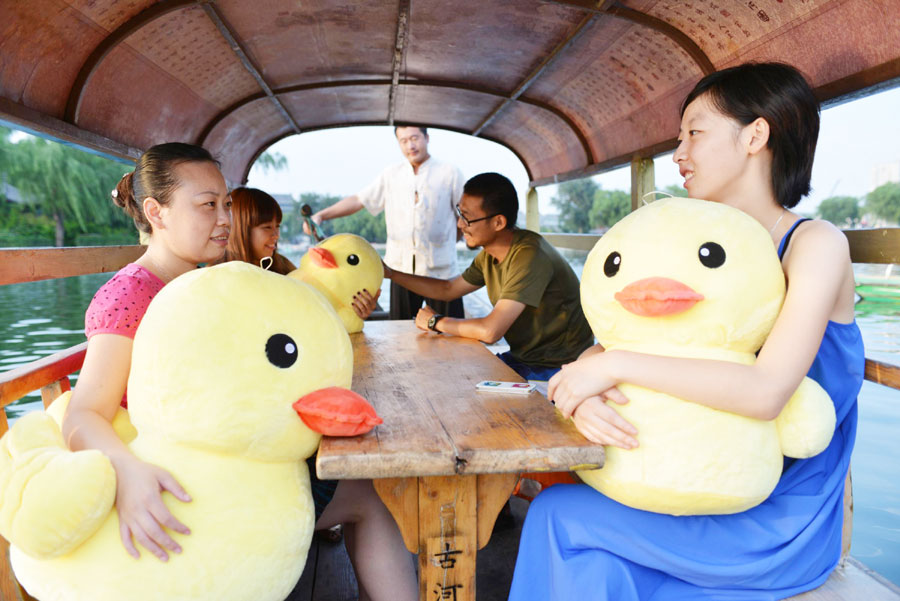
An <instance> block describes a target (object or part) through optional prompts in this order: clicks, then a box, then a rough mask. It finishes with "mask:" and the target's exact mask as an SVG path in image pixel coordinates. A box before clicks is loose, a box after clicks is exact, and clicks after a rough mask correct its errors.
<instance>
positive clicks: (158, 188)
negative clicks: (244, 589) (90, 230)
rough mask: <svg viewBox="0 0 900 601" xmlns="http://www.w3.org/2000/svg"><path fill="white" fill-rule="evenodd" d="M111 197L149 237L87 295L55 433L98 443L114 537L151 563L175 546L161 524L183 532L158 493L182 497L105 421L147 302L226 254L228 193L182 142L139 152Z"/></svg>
mask: <svg viewBox="0 0 900 601" xmlns="http://www.w3.org/2000/svg"><path fill="white" fill-rule="evenodd" d="M113 200H114V202H115V203H116V204H117V205H118V206H120V207H122V209H123V210H124V211H125V212H126V213H127V214H128V215H129V216H131V217H132V219H134V223H135V225H136V226H137V228H138V229H139V230H140V231H141V232H144V233H145V234H149V243H148V245H147V251H146V252H145V253H144V254H143V255H142V256H141V257H140V258H139V259H138V260H137V261H135V262H134V263H131V264H129V265H127V266H125V267H124V268H123V269H122V270H121V271H119V272H118V273H117V274H116V275H114V276H113V277H112V279H111V280H110V281H109V282H107V283H106V284H105V285H104V286H103V287H102V288H100V290H99V291H98V292H97V294H96V295H95V296H94V299H93V301H91V305H90V307H89V308H88V311H87V314H86V315H85V333H86V334H87V337H88V348H87V355H86V356H85V358H84V366H83V367H82V369H81V374H80V376H79V378H78V384H77V385H76V386H75V390H74V391H73V393H72V400H71V402H70V403H69V408H68V411H67V412H66V417H65V420H64V421H63V436H64V437H65V439H66V443H67V444H68V445H69V448H71V449H72V450H75V451H77V450H81V449H99V450H100V451H102V452H103V453H104V454H106V455H107V456H108V457H109V458H110V461H111V462H112V465H113V468H114V469H115V471H116V481H117V484H116V486H117V489H116V509H117V511H118V512H119V529H120V533H121V536H122V544H123V545H124V546H125V549H126V550H127V551H128V552H129V553H130V554H131V555H133V556H134V557H138V556H139V553H138V551H137V548H136V546H135V543H134V541H135V540H136V541H137V542H139V543H140V544H141V545H143V546H144V547H145V548H146V549H148V550H149V551H150V552H152V553H153V554H154V555H156V556H157V557H158V558H159V559H160V560H162V561H166V560H167V559H168V553H167V550H168V551H172V552H175V553H179V552H180V551H181V548H180V547H179V545H178V544H177V543H176V542H175V541H174V540H173V539H172V537H171V536H169V535H168V534H167V533H166V531H165V530H164V529H163V526H165V527H166V528H170V529H172V530H174V531H176V532H181V533H184V534H188V533H189V530H188V528H187V527H186V526H184V524H182V523H181V522H179V521H178V520H176V519H175V517H174V516H173V515H172V514H171V513H170V512H169V510H168V509H167V508H166V506H165V504H164V503H163V501H162V497H161V496H160V495H161V493H162V491H163V490H168V491H169V492H171V493H172V494H173V495H174V496H175V497H176V498H177V499H179V500H181V501H184V502H188V501H190V500H191V499H190V497H189V496H188V494H187V493H186V492H185V491H184V489H183V488H182V487H181V485H180V484H178V482H176V481H175V479H174V478H173V477H172V476H171V474H169V473H168V472H167V471H166V470H164V469H162V468H159V467H157V466H155V465H151V464H149V463H145V462H143V461H141V460H139V459H138V458H137V457H135V456H134V455H133V454H132V453H131V452H130V451H129V450H128V448H127V447H126V446H125V445H124V444H123V443H122V441H121V440H119V437H118V436H116V434H115V432H114V431H113V429H112V425H111V421H112V418H113V416H114V415H115V412H116V409H117V408H118V406H119V404H120V402H123V396H124V393H125V387H126V384H127V382H128V371H129V368H130V366H131V349H132V342H133V339H134V333H135V330H136V329H137V326H138V324H139V323H140V321H141V318H142V317H143V316H144V312H145V311H146V309H147V305H148V304H149V303H150V300H151V299H152V298H153V297H154V296H155V295H156V293H157V292H159V290H160V289H161V288H162V287H163V286H164V285H165V284H167V283H168V282H170V281H171V280H173V279H174V278H176V277H177V276H179V275H181V274H183V273H186V272H188V271H190V270H192V269H196V268H197V265H198V264H200V263H210V262H213V261H217V260H218V259H220V258H221V257H222V255H223V254H224V253H225V247H226V245H227V243H228V234H229V231H230V229H231V197H230V196H229V194H228V188H227V187H226V186H225V179H224V178H223V177H222V173H221V172H220V171H219V168H218V164H217V163H216V161H215V160H214V159H213V158H212V156H211V155H210V154H209V152H208V151H206V150H204V149H203V148H200V147H199V146H193V145H190V144H180V143H170V144H160V145H157V146H154V147H152V148H150V149H149V150H147V152H145V153H144V154H143V155H142V156H141V158H140V159H139V160H138V162H137V165H136V167H135V170H134V171H133V172H132V173H128V174H126V175H125V176H124V177H123V178H122V179H121V180H120V181H119V184H118V186H116V190H115V191H114V192H113Z"/></svg>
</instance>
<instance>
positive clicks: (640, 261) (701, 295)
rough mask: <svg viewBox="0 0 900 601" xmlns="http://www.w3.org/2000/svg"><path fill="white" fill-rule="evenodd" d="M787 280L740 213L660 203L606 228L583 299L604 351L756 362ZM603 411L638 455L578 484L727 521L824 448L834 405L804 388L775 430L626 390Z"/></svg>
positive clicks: (630, 501) (612, 458) (656, 507)
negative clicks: (631, 431)
mask: <svg viewBox="0 0 900 601" xmlns="http://www.w3.org/2000/svg"><path fill="white" fill-rule="evenodd" d="M784 294H785V281H784V274H783V272H782V270H781V265H780V263H779V260H778V257H777V255H776V253H775V250H774V246H773V244H772V239H771V237H770V236H769V234H768V232H766V230H765V229H764V228H763V227H762V226H761V225H760V224H759V223H758V222H756V221H755V220H754V219H752V218H751V217H749V216H747V215H746V214H744V213H742V212H741V211H739V210H737V209H734V208H731V207H728V206H725V205H721V204H717V203H712V202H707V201H702V200H694V199H674V198H673V199H666V200H661V201H658V202H655V203H653V204H651V205H648V206H645V207H642V208H641V209H639V210H637V211H635V212H634V213H632V214H631V215H629V216H627V217H625V218H624V219H622V220H621V221H620V222H619V223H617V224H616V225H615V226H614V227H612V228H611V229H610V230H609V231H608V232H607V233H606V234H605V235H604V236H603V237H602V238H601V239H600V240H599V241H598V242H597V244H596V246H595V247H594V249H593V250H592V251H591V253H590V255H589V256H588V259H587V261H586V263H585V266H584V273H583V276H582V283H581V302H582V305H583V307H584V312H585V315H586V316H587V318H588V321H589V322H590V324H591V327H592V329H593V331H594V334H595V335H596V337H597V340H598V341H599V342H600V343H601V344H602V345H603V346H604V347H605V348H606V349H607V350H613V349H625V350H629V351H635V352H641V353H649V354H654V355H666V356H672V357H692V358H704V359H713V360H719V361H734V362H738V363H744V364H750V363H753V361H754V360H755V352H756V351H757V350H758V349H759V348H760V347H761V346H762V343H763V341H764V340H765V338H766V336H767V334H768V332H769V331H770V330H771V328H772V325H773V324H774V322H775V319H776V317H777V316H778V312H779V310H780V308H781V304H782V302H783V300H784ZM619 389H620V390H621V391H622V393H623V394H625V396H626V397H628V399H629V402H628V403H627V404H625V405H617V404H614V403H609V404H610V406H612V407H613V408H614V409H615V410H616V411H618V412H619V413H620V414H621V415H622V417H623V418H625V419H626V420H627V421H629V422H630V423H631V424H633V425H634V427H635V428H637V431H638V436H639V443H640V445H639V446H638V447H637V448H635V449H632V450H624V449H621V448H618V447H613V446H609V447H607V448H606V451H607V455H606V463H605V465H604V466H603V468H602V469H598V470H590V471H580V472H578V475H579V476H580V477H581V478H582V479H583V480H584V481H585V482H586V483H587V484H589V485H591V486H593V487H594V488H596V489H597V490H599V491H601V492H602V493H604V494H605V495H607V496H609V497H611V498H613V499H615V500H617V501H619V502H620V503H623V504H625V505H629V506H632V507H636V508H639V509H644V510H647V511H654V512H658V513H669V514H674V515H697V514H724V513H736V512H739V511H743V510H745V509H748V508H750V507H753V506H754V505H757V504H759V503H761V502H762V501H763V500H764V499H765V498H766V497H767V496H768V495H769V494H770V493H771V492H772V490H773V489H774V488H775V485H776V483H777V482H778V479H779V477H780V476H781V471H782V468H783V455H787V456H789V457H796V458H800V457H810V456H812V455H815V454H817V453H819V452H821V451H822V450H824V449H825V447H826V446H827V445H828V442H829V441H830V440H831V437H832V434H833V432H834V424H835V414H834V406H833V404H832V402H831V400H830V399H829V397H828V395H827V393H826V392H825V391H824V390H823V389H822V388H821V387H820V386H819V385H818V384H816V383H815V382H814V381H813V380H810V379H809V378H805V379H804V380H803V382H802V384H801V386H800V387H799V388H798V390H797V392H796V393H795V394H794V395H793V397H792V398H791V400H790V401H789V402H788V404H787V405H786V407H785V409H784V410H783V411H782V412H781V415H779V416H778V418H777V419H775V420H774V421H763V420H757V419H752V418H748V417H743V416H740V415H736V414H733V413H728V412H725V411H719V410H716V409H711V408H709V407H706V406H703V405H700V404H697V403H692V402H688V401H685V400H681V399H678V398H675V397H672V396H669V395H667V394H661V393H659V392H656V391H653V390H649V389H646V388H641V387H638V386H634V385H630V384H622V385H621V386H619Z"/></svg>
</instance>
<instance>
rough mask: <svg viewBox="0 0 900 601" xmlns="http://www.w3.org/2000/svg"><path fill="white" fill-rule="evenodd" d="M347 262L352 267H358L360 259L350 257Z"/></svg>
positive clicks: (353, 256)
mask: <svg viewBox="0 0 900 601" xmlns="http://www.w3.org/2000/svg"><path fill="white" fill-rule="evenodd" d="M347 262H348V263H350V264H351V265H358V264H359V257H357V256H356V255H350V256H349V257H347Z"/></svg>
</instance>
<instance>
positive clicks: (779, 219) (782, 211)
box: [769, 208, 787, 236]
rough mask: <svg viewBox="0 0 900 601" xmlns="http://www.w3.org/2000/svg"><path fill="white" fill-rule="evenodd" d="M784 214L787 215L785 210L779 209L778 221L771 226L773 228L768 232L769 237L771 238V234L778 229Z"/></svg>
mask: <svg viewBox="0 0 900 601" xmlns="http://www.w3.org/2000/svg"><path fill="white" fill-rule="evenodd" d="M785 213H787V209H785V208H782V209H781V215H779V216H778V219H777V220H775V225H773V226H772V229H770V230H769V235H770V236H771V235H772V234H774V233H775V228H776V227H778V224H779V223H781V220H782V219H784V215H785Z"/></svg>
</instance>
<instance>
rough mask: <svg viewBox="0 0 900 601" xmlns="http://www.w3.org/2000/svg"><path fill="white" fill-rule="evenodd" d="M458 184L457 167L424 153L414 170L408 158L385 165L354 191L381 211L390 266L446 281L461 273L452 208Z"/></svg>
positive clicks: (372, 210)
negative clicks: (416, 168) (385, 227)
mask: <svg viewBox="0 0 900 601" xmlns="http://www.w3.org/2000/svg"><path fill="white" fill-rule="evenodd" d="M462 188H463V176H462V172H461V171H460V170H459V169H458V168H456V167H454V166H453V165H449V164H447V163H442V162H440V161H437V160H435V159H433V158H428V160H426V161H425V162H424V163H422V164H421V165H419V170H418V173H413V168H412V165H411V164H410V163H409V162H408V161H403V162H402V163H399V164H397V165H392V166H390V167H388V168H387V169H385V170H384V171H382V172H381V175H379V176H378V177H377V178H376V179H375V181H373V182H372V183H371V184H369V185H368V186H367V187H366V188H365V189H363V190H362V191H361V192H360V193H358V194H357V195H356V197H357V198H358V199H359V201H360V202H361V203H362V205H363V206H364V207H365V208H366V210H367V211H369V212H370V213H371V214H372V215H378V213H380V212H381V211H384V218H385V224H386V226H387V245H386V249H385V254H384V262H385V263H387V265H388V267H390V268H391V269H396V270H398V271H403V272H406V273H415V274H416V275H427V276H430V277H433V278H441V279H445V280H448V279H451V278H453V277H456V276H457V275H459V267H458V266H457V264H456V212H455V208H456V205H457V204H459V200H460V198H462ZM417 192H418V195H419V201H418V202H416V193H417ZM413 257H415V260H413ZM413 265H415V269H413Z"/></svg>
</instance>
